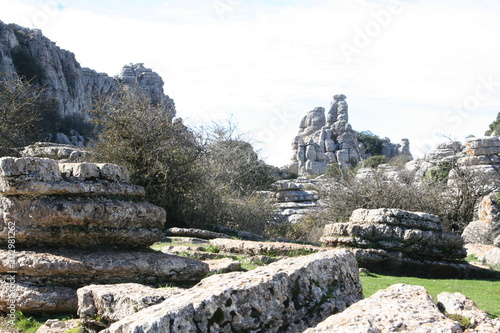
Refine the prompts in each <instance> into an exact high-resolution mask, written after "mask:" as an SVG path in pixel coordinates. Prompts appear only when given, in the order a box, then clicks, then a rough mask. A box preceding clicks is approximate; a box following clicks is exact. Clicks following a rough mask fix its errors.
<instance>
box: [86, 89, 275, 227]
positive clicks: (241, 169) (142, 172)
mask: <svg viewBox="0 0 500 333" xmlns="http://www.w3.org/2000/svg"><path fill="white" fill-rule="evenodd" d="M93 114H94V117H93V119H94V122H95V124H96V126H97V133H98V135H97V141H96V144H95V147H94V150H95V152H96V156H98V159H99V160H100V161H105V162H112V163H117V164H120V165H124V166H126V167H128V169H129V170H130V172H131V178H132V181H133V182H134V183H135V184H138V185H141V186H144V187H145V189H146V194H147V200H148V201H150V202H152V203H155V204H157V205H159V206H162V207H164V208H165V209H166V210H167V223H168V225H169V226H174V225H187V226H196V227H203V226H205V225H208V224H221V225H225V226H228V227H232V228H238V229H242V230H248V231H252V232H262V231H263V228H264V226H265V224H266V221H267V220H268V219H271V218H272V215H273V214H274V211H273V210H272V206H271V204H270V203H269V201H268V200H267V199H264V198H262V197H260V196H258V195H257V193H256V191H258V190H260V189H262V188H265V187H267V186H268V185H270V184H271V183H272V182H274V178H273V175H274V173H273V172H272V171H273V170H272V168H271V167H270V166H268V165H266V164H265V163H263V162H262V161H260V160H259V159H258V156H257V154H256V153H255V152H254V150H253V148H252V146H251V145H250V144H248V143H246V142H244V141H242V140H240V139H238V138H237V137H235V136H234V132H233V130H234V129H233V128H231V127H225V126H223V125H220V126H216V127H215V128H214V129H211V130H209V131H205V133H204V134H203V135H202V134H197V133H195V132H193V131H192V130H190V129H188V128H187V127H186V126H184V125H183V123H182V120H181V119H178V118H177V119H174V120H172V115H171V114H169V112H168V110H167V111H165V108H164V107H163V106H162V105H154V104H152V103H151V101H150V99H149V98H148V96H146V95H144V94H143V93H141V92H140V91H136V90H133V89H130V88H127V87H121V88H120V89H118V90H117V91H116V92H115V93H114V94H113V95H112V96H107V97H105V98H103V99H102V100H101V102H100V103H99V104H98V105H97V106H96V107H95V110H94V111H93Z"/></svg>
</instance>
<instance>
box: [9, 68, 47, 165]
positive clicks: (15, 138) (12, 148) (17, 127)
mask: <svg viewBox="0 0 500 333" xmlns="http://www.w3.org/2000/svg"><path fill="white" fill-rule="evenodd" d="M41 96H42V89H36V88H34V87H33V86H31V85H30V83H29V82H26V81H22V80H20V79H16V78H9V77H8V76H6V75H4V76H2V75H1V74H0V156H6V155H14V156H15V155H17V150H16V148H20V147H23V146H26V145H28V144H30V143H33V142H35V141H36V140H39V139H40V138H41V137H43V134H44V131H43V128H42V125H41V122H42V118H43V114H44V108H45V107H46V105H45V104H44V103H43V102H44V101H43V98H42V97H41Z"/></svg>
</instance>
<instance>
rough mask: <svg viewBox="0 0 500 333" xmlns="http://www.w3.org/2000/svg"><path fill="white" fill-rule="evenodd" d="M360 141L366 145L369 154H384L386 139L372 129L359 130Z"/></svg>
mask: <svg viewBox="0 0 500 333" xmlns="http://www.w3.org/2000/svg"><path fill="white" fill-rule="evenodd" d="M358 141H359V142H361V143H362V144H363V145H364V146H365V151H366V153H367V154H371V155H372V156H375V155H382V148H383V145H384V140H382V139H381V138H380V137H379V136H378V135H375V134H373V133H372V132H370V131H363V132H359V136H358Z"/></svg>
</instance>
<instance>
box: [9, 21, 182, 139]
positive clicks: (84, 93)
mask: <svg viewBox="0 0 500 333" xmlns="http://www.w3.org/2000/svg"><path fill="white" fill-rule="evenodd" d="M15 48H22V49H23V50H25V51H27V52H28V53H29V54H30V55H31V56H32V57H33V59H34V61H36V64H37V65H39V66H40V67H41V68H42V69H43V71H44V77H43V78H40V80H39V81H40V84H42V85H43V86H44V89H45V92H46V96H47V97H50V98H51V99H52V100H54V101H56V102H57V103H56V104H55V108H56V110H57V112H58V113H59V115H61V116H62V117H81V118H83V119H87V117H88V114H87V110H90V109H91V106H92V103H94V102H95V101H96V98H97V96H102V95H103V94H104V95H106V94H111V93H113V92H114V91H116V89H117V87H118V85H119V84H124V85H127V86H131V87H138V88H140V89H141V90H143V91H144V92H145V93H147V94H148V95H149V96H150V97H151V99H152V101H153V102H154V103H158V102H160V103H162V104H163V105H164V107H165V108H166V109H169V110H171V112H172V116H174V115H175V108H174V102H173V100H172V99H170V98H169V97H168V96H167V95H165V94H164V91H163V80H162V79H161V77H159V75H158V74H156V73H154V72H153V71H152V70H151V69H147V68H145V67H144V66H143V64H130V65H126V66H124V68H123V70H122V72H121V74H120V75H118V76H117V77H116V78H112V77H109V76H108V75H106V74H104V73H97V72H96V71H94V70H91V69H88V68H81V66H80V64H79V63H78V62H77V60H76V58H75V55H74V54H73V53H71V52H69V51H66V50H63V49H61V48H59V47H58V46H57V45H56V44H55V43H54V42H52V41H50V40H49V39H48V38H46V37H44V36H43V35H42V32H41V31H40V30H38V29H28V28H23V27H20V26H18V25H15V24H8V25H7V24H4V23H3V22H1V21H0V55H2V56H1V57H0V72H2V73H5V74H6V75H8V76H10V77H15V76H16V69H15V66H14V62H13V60H12V54H13V50H14V49H15ZM35 83H36V84H37V82H35ZM61 134H62V133H61ZM65 134H70V133H65ZM60 140H62V141H63V142H64V143H71V140H70V139H69V138H68V137H66V139H64V137H62V136H61V135H60Z"/></svg>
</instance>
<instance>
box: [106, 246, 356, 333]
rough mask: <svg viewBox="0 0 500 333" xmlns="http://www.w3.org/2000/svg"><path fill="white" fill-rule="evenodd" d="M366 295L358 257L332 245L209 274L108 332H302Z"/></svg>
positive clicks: (128, 318) (121, 322) (112, 327)
mask: <svg viewBox="0 0 500 333" xmlns="http://www.w3.org/2000/svg"><path fill="white" fill-rule="evenodd" d="M362 297H363V296H362V289H361V284H360V282H359V275H358V266H357V264H356V260H355V258H354V256H353V255H352V253H351V252H349V251H347V250H334V251H327V252H322V253H316V254H312V255H308V256H302V257H297V258H290V259H285V260H281V261H279V262H276V263H273V264H270V265H269V266H265V267H261V268H257V269H256V270H253V271H249V272H245V273H239V272H235V273H228V274H223V275H214V276H211V277H208V278H206V279H204V280H203V281H202V282H200V283H199V284H198V285H196V286H195V287H193V288H191V289H189V290H186V291H185V292H183V293H181V294H179V295H175V296H172V297H169V298H168V299H167V300H166V301H164V302H163V303H161V304H159V305H154V306H151V307H149V308H147V309H144V310H142V311H139V312H137V313H136V314H134V315H132V316H129V317H126V318H124V319H122V320H120V321H118V322H116V323H114V324H113V325H111V326H110V327H109V328H108V329H107V330H105V331H104V332H107V333H111V332H251V331H261V332H278V331H279V332H302V331H303V330H304V329H306V328H307V327H310V326H312V325H315V324H316V323H318V322H320V321H322V320H323V319H324V318H326V317H327V316H329V315H331V314H333V313H337V312H339V311H343V310H344V309H345V308H346V307H348V306H350V305H351V304H353V303H355V302H357V301H358V300H360V299H361V298H362Z"/></svg>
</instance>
